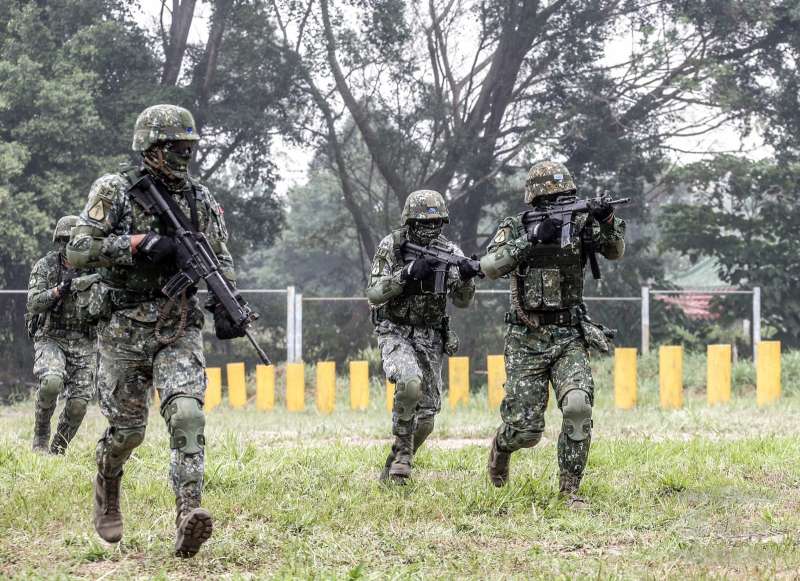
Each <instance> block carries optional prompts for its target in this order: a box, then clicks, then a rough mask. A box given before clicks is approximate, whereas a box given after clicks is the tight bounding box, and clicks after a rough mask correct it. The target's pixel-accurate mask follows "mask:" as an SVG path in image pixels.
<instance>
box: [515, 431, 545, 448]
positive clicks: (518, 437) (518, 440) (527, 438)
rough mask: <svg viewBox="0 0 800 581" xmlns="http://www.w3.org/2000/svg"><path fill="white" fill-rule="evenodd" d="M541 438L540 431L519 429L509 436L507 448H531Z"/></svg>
mask: <svg viewBox="0 0 800 581" xmlns="http://www.w3.org/2000/svg"><path fill="white" fill-rule="evenodd" d="M541 439H542V432H537V431H534V430H520V431H518V432H515V433H514V435H513V436H512V437H511V438H509V442H508V444H509V448H511V449H512V450H519V449H520V448H533V447H534V446H535V445H536V444H538V443H539V442H540V441H541Z"/></svg>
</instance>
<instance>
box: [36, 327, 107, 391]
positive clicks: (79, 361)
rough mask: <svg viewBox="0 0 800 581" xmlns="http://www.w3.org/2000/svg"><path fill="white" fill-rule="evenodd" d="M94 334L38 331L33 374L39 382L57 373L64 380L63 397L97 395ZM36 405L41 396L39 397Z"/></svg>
mask: <svg viewBox="0 0 800 581" xmlns="http://www.w3.org/2000/svg"><path fill="white" fill-rule="evenodd" d="M96 345H97V343H96V341H95V340H94V338H89V337H87V336H86V335H85V334H83V333H80V332H77V331H65V332H63V333H60V334H45V335H38V336H37V337H36V339H35V341H34V343H33V349H34V360H33V375H34V376H35V377H36V379H37V381H38V382H39V384H40V388H39V389H40V390H41V382H42V379H43V378H45V377H47V376H57V377H59V378H60V379H61V381H62V382H63V386H64V387H63V388H62V390H61V393H60V394H59V395H60V396H61V399H63V400H64V401H67V400H70V399H82V400H84V401H86V402H88V401H90V400H91V399H92V398H93V397H94V372H95V367H96V366H97V348H96ZM36 399H37V405H38V402H39V401H40V399H41V398H39V397H37V398H36Z"/></svg>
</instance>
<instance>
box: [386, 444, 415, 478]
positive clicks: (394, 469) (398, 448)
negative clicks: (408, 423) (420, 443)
mask: <svg viewBox="0 0 800 581" xmlns="http://www.w3.org/2000/svg"><path fill="white" fill-rule="evenodd" d="M413 440H414V435H413V434H408V435H405V436H397V438H396V439H395V442H394V446H392V452H393V453H394V460H392V464H391V466H389V477H390V478H391V479H392V482H394V483H396V484H405V483H406V481H407V480H408V479H409V478H411V458H412V457H413V456H414V443H413Z"/></svg>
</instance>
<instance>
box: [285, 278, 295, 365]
mask: <svg viewBox="0 0 800 581" xmlns="http://www.w3.org/2000/svg"><path fill="white" fill-rule="evenodd" d="M294 297H295V293H294V287H293V286H287V287H286V362H287V363H292V362H294V345H295V340H294V319H295V315H294V307H295V304H296V301H295V300H294Z"/></svg>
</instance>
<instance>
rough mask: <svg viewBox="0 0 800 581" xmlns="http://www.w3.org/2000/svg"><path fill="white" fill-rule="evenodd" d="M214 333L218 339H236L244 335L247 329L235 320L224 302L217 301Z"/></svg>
mask: <svg viewBox="0 0 800 581" xmlns="http://www.w3.org/2000/svg"><path fill="white" fill-rule="evenodd" d="M214 333H216V335H217V339H223V340H225V339H235V338H236V337H244V335H245V329H244V328H243V327H240V326H239V325H237V324H236V323H234V322H233V319H231V317H230V315H229V314H228V311H226V310H225V307H223V306H222V303H217V305H216V306H215V307H214Z"/></svg>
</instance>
